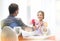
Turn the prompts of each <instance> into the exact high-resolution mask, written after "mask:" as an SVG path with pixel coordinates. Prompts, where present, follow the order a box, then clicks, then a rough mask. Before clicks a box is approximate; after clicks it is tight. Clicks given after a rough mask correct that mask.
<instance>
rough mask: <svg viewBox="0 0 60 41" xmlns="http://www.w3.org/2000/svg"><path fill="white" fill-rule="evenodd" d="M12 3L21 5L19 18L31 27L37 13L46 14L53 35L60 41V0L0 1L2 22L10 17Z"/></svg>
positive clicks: (0, 18)
mask: <svg viewBox="0 0 60 41" xmlns="http://www.w3.org/2000/svg"><path fill="white" fill-rule="evenodd" d="M11 3H16V4H18V5H19V14H18V16H17V17H18V18H21V19H22V21H23V22H24V23H25V24H27V25H30V24H29V22H30V20H31V19H37V12H38V11H39V10H42V11H44V12H45V19H44V21H46V22H47V23H48V28H49V29H50V30H51V33H52V34H54V35H56V39H60V36H59V34H60V0H0V21H1V20H3V19H5V18H7V17H8V15H9V11H8V6H9V5H10V4H11Z"/></svg>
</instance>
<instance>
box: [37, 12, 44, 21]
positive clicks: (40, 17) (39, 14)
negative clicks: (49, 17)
mask: <svg viewBox="0 0 60 41" xmlns="http://www.w3.org/2000/svg"><path fill="white" fill-rule="evenodd" d="M37 17H38V19H39V20H40V21H41V20H43V17H44V16H43V14H42V13H41V12H40V13H38V14H37Z"/></svg>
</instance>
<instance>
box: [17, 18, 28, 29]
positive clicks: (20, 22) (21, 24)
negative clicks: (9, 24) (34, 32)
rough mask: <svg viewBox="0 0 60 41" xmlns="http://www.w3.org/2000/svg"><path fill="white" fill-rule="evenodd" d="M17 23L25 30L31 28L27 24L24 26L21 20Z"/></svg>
mask: <svg viewBox="0 0 60 41" xmlns="http://www.w3.org/2000/svg"><path fill="white" fill-rule="evenodd" d="M17 23H18V25H19V26H21V27H22V29H24V28H25V27H29V26H27V25H26V24H24V23H23V21H22V20H21V19H17Z"/></svg>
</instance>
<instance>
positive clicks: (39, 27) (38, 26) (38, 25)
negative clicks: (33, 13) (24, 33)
mask: <svg viewBox="0 0 60 41" xmlns="http://www.w3.org/2000/svg"><path fill="white" fill-rule="evenodd" d="M37 17H38V21H36V20H35V26H34V30H35V31H36V32H37V33H39V34H43V32H47V28H46V27H47V22H44V21H43V19H44V12H43V11H38V13H37Z"/></svg>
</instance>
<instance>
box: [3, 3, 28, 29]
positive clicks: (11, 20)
mask: <svg viewBox="0 0 60 41" xmlns="http://www.w3.org/2000/svg"><path fill="white" fill-rule="evenodd" d="M8 9H9V16H8V17H7V18H6V19H4V20H3V21H2V22H3V23H2V28H3V27H4V26H10V27H11V28H14V27H17V26H20V27H22V28H24V27H28V26H27V25H25V24H24V23H23V22H22V20H21V19H19V18H15V16H17V15H18V11H19V8H18V5H17V4H15V3H12V4H10V5H9V8H8Z"/></svg>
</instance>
